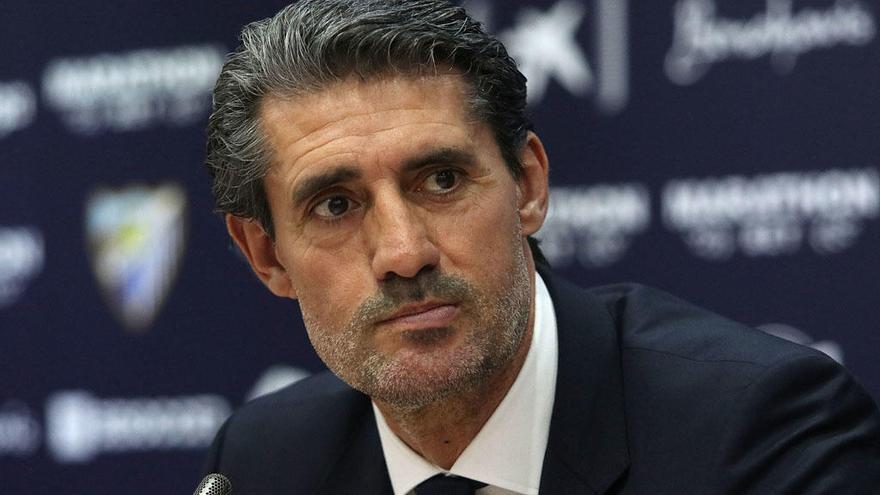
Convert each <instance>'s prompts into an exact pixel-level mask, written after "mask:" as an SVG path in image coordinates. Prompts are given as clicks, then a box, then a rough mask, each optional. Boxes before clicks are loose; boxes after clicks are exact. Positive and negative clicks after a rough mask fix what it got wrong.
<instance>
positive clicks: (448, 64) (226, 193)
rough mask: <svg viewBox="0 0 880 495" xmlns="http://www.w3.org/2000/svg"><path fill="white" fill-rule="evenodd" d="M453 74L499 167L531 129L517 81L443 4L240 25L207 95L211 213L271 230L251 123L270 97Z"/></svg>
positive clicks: (512, 66) (476, 31)
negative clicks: (488, 136) (356, 82)
mask: <svg viewBox="0 0 880 495" xmlns="http://www.w3.org/2000/svg"><path fill="white" fill-rule="evenodd" d="M450 70H451V71H454V72H455V73H459V74H461V75H462V76H463V77H464V78H465V80H466V81H467V82H468V83H469V86H470V87H469V89H470V90H471V96H470V98H469V102H468V104H469V107H470V108H469V110H470V111H471V112H472V113H473V115H474V116H475V117H476V118H478V119H480V120H481V121H483V122H485V123H486V124H487V125H489V126H490V128H491V129H492V132H493V134H494V137H495V140H496V142H497V144H498V147H499V149H500V152H501V155H502V157H503V158H504V160H505V162H506V163H507V166H508V168H509V170H510V172H511V174H513V176H514V177H519V174H520V173H521V171H522V165H521V164H520V163H519V159H518V154H519V153H518V152H519V151H520V149H521V148H522V146H523V145H524V143H525V139H526V135H527V132H528V130H529V129H531V124H530V123H529V121H528V119H527V118H526V116H525V108H526V80H525V77H524V76H523V75H522V73H520V72H519V70H517V68H516V63H515V62H514V61H513V59H512V58H511V57H510V56H509V55H508V54H507V50H506V49H505V48H504V46H503V45H502V44H501V42H500V41H498V40H497V39H496V38H494V37H492V36H490V35H488V34H486V33H485V32H484V31H483V30H482V29H481V27H480V23H479V22H476V21H475V20H473V19H471V18H470V17H469V16H468V15H467V13H465V11H464V9H463V8H461V7H458V6H455V5H453V4H451V3H449V2H447V1H445V0H301V1H299V2H296V3H294V4H292V5H289V6H287V7H285V8H284V9H283V10H281V11H280V12H278V13H277V14H276V15H275V16H274V17H272V18H269V19H264V20H261V21H257V22H254V23H251V24H248V25H247V26H245V27H244V29H243V30H242V33H241V45H240V46H239V47H238V48H237V49H236V50H235V51H234V52H233V53H232V54H231V55H230V56H229V59H228V60H227V62H226V64H225V65H224V66H223V70H222V71H221V72H220V76H219V78H218V80H217V84H216V86H215V88H214V106H213V112H212V113H211V116H210V118H209V121H208V128H207V135H208V143H207V158H206V160H205V165H206V167H207V169H208V171H209V173H210V174H211V176H212V178H213V193H214V199H215V202H216V209H217V211H218V212H220V213H230V214H232V215H235V216H239V217H243V218H252V219H255V220H257V221H258V222H260V224H261V225H262V226H263V228H264V229H265V230H266V232H267V233H268V234H269V236H270V237H272V238H274V228H273V223H272V215H271V211H270V209H269V203H268V200H267V198H266V193H265V190H264V187H263V178H264V177H265V175H266V172H267V170H268V167H269V163H270V154H271V150H270V149H269V146H268V144H267V143H266V142H265V137H264V135H263V133H262V129H261V126H260V120H259V104H260V101H261V99H262V98H263V97H265V96H266V95H269V94H279V95H291V96H295V95H301V94H306V93H311V92H318V91H320V90H321V89H322V88H326V87H327V86H329V85H330V84H332V83H334V82H337V81H340V80H342V79H345V78H347V77H351V76H357V77H360V78H363V79H368V78H370V77H377V76H379V77H381V76H383V75H386V74H415V75H431V74H436V73H438V72H439V71H450Z"/></svg>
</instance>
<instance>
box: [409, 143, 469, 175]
mask: <svg viewBox="0 0 880 495" xmlns="http://www.w3.org/2000/svg"><path fill="white" fill-rule="evenodd" d="M472 163H476V157H475V156H474V154H473V153H471V152H470V151H467V150H463V149H461V148H449V147H443V148H437V149H433V150H429V151H428V152H427V153H425V154H423V155H421V156H417V157H415V158H413V159H411V160H407V161H406V163H404V165H403V171H404V172H412V171H415V170H418V169H420V168H424V167H427V166H429V165H468V164H472Z"/></svg>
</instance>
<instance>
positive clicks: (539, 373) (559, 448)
mask: <svg viewBox="0 0 880 495" xmlns="http://www.w3.org/2000/svg"><path fill="white" fill-rule="evenodd" d="M525 96H526V91H525V80H524V78H523V76H522V75H521V74H520V73H519V72H518V71H517V70H516V67H515V65H514V62H513V61H512V60H511V59H510V58H509V57H508V55H507V53H506V51H505V50H504V47H503V46H502V45H501V44H500V43H499V42H498V41H497V40H495V39H493V38H491V37H490V36H487V35H486V34H485V33H483V32H482V31H481V29H480V27H479V25H478V24H477V23H475V22H474V21H472V20H471V19H469V18H468V17H467V16H466V14H465V13H464V11H463V10H462V9H460V8H458V7H455V6H452V5H450V4H448V3H446V2H445V1H441V0H406V1H403V0H303V1H301V2H299V3H296V4H294V5H291V6H289V7H288V8H286V9H284V10H282V11H281V12H280V13H278V14H277V15H276V16H275V17H274V18H272V19H268V20H265V21H261V22H257V23H254V24H251V25H249V26H247V27H246V28H245V29H244V31H243V33H242V45H241V47H239V49H238V50H237V51H236V52H235V53H234V54H233V55H232V56H231V58H230V60H229V61H228V63H227V64H226V66H225V67H224V69H223V72H222V73H221V75H220V78H219V80H218V83H217V87H216V89H215V94H214V113H213V114H212V116H211V119H210V123H209V127H208V135H209V142H208V159H207V165H208V168H209V170H210V172H211V174H212V176H213V178H214V193H215V197H216V200H217V204H218V209H219V210H220V211H221V212H223V213H225V218H226V224H227V228H228V230H229V233H230V235H231V236H232V238H233V239H234V240H235V242H236V243H237V245H238V246H239V247H240V248H241V251H242V252H243V253H244V254H245V256H246V257H247V259H248V261H249V262H250V265H251V267H252V268H253V270H254V272H255V273H256V275H257V276H258V277H259V278H260V280H261V281H263V283H264V284H265V285H266V286H267V287H268V288H269V290H270V291H272V292H273V293H274V294H276V295H278V296H280V297H288V298H291V299H296V300H297V301H298V302H299V305H300V308H301V310H302V315H303V319H304V322H305V326H306V329H307V331H308V335H309V338H310V340H311V342H312V344H313V345H314V347H315V349H316V351H317V352H318V354H319V356H320V357H321V358H322V360H323V361H324V362H325V363H326V364H327V366H328V368H329V369H330V370H331V371H332V374H331V373H324V374H320V375H317V376H316V377H313V378H311V379H308V380H305V381H303V382H300V383H297V384H295V385H293V386H291V387H289V388H287V389H284V390H282V391H280V392H278V393H275V394H273V395H271V396H268V397H264V398H261V399H258V400H256V401H253V402H251V403H249V404H247V405H246V406H245V407H244V408H242V410H240V411H239V412H237V413H236V414H235V415H233V416H232V417H231V418H230V420H229V421H228V422H227V423H226V424H225V425H224V427H223V429H222V430H221V431H220V433H219V434H218V436H217V440H216V442H215V444H214V447H213V448H212V451H211V455H210V459H209V469H210V470H211V471H218V472H222V473H225V474H226V475H227V476H228V477H229V478H230V480H231V482H232V485H233V487H234V488H233V489H234V490H235V493H243V494H247V495H259V494H282V493H284V494H288V493H290V494H292V493H309V494H311V493H326V494H346V493H352V494H354V493H357V494H372V493H389V494H390V493H395V494H397V495H402V494H406V493H416V494H419V495H421V494H424V493H474V491H475V490H476V493H479V494H510V493H522V494H536V493H539V492H540V493H549V494H557V493H614V494H636V493H651V494H666V493H670V494H671V493H676V494H678V493H712V494H714V493H737V494H739V493H847V494H856V493H878V492H877V490H878V487H880V420H878V412H877V408H876V406H875V405H874V404H873V402H872V401H871V399H870V398H869V397H868V396H867V395H866V394H865V393H864V392H863V391H862V390H861V389H860V388H859V387H858V386H857V385H856V384H855V383H854V382H853V381H852V380H851V379H850V378H849V377H848V376H847V375H846V374H845V372H843V371H842V370H841V369H840V368H839V367H838V366H837V365H836V364H834V363H833V362H832V361H831V360H830V359H828V358H826V357H824V356H822V355H820V354H818V353H816V352H814V351H811V350H809V349H806V348H801V347H799V346H795V345H793V344H788V343H785V342H783V341H780V340H777V339H775V338H772V337H769V336H766V335H764V334H762V333H761V332H758V331H754V330H751V329H747V328H745V327H741V326H739V325H737V324H735V323H732V322H729V321H727V320H724V319H722V318H720V317H717V316H714V315H711V314H709V313H707V312H704V311H702V310H700V309H697V308H695V307H692V306H690V305H688V304H686V303H684V302H682V301H679V300H677V299H675V298H673V297H671V296H668V295H665V294H662V293H660V292H658V291H654V290H650V289H647V288H643V287H637V286H619V287H610V288H604V289H598V290H593V291H583V290H580V289H577V288H574V287H571V286H569V285H567V284H566V283H565V282H563V281H561V280H558V279H556V278H555V277H554V276H553V275H552V273H551V272H550V271H549V270H548V268H547V266H546V263H545V262H544V261H543V259H542V257H541V256H540V251H539V250H538V248H537V245H536V243H535V242H533V241H532V240H531V238H530V236H531V234H534V233H535V232H537V231H538V229H539V228H540V227H541V224H542V222H543V220H544V216H545V214H546V210H547V199H548V187H547V170H548V160H547V155H546V153H545V152H544V148H543V146H542V144H541V141H540V139H539V138H538V136H537V135H536V134H534V133H533V132H532V131H531V130H530V125H529V123H528V122H527V120H526V119H525V117H524V116H523V112H524V109H525ZM535 260H537V262H536V261H535ZM536 265H537V268H536ZM337 377H338V378H337ZM438 490H439V491H438ZM444 490H446V491H444ZM450 490H461V491H450Z"/></svg>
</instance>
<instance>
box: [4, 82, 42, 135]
mask: <svg viewBox="0 0 880 495" xmlns="http://www.w3.org/2000/svg"><path fill="white" fill-rule="evenodd" d="M36 113H37V97H36V95H35V94H34V90H33V89H31V87H30V85H29V84H27V83H25V82H23V81H11V82H0V138H3V137H6V136H7V135H9V134H10V133H12V132H15V131H17V130H19V129H22V128H24V127H27V126H28V125H29V124H30V123H31V122H33V120H34V115H36Z"/></svg>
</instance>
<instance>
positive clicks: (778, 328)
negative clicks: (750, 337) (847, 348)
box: [758, 323, 844, 364]
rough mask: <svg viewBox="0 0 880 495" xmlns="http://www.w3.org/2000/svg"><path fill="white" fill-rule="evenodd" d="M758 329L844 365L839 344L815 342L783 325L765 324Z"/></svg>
mask: <svg viewBox="0 0 880 495" xmlns="http://www.w3.org/2000/svg"><path fill="white" fill-rule="evenodd" d="M758 329H760V330H763V331H765V332H767V333H769V334H770V335H773V336H776V337H779V338H782V339H785V340H788V341H790V342H794V343H795V344H800V345H805V346H807V347H812V348H813V349H816V350H817V351H819V352H822V353H824V354H825V355H827V356H828V357H830V358H831V359H833V360H835V361H837V362H838V363H840V364H844V362H843V348H841V347H840V344H838V343H837V342H834V341H831V340H818V341H817V340H815V339H813V338H812V337H810V336H809V335H807V334H806V333H805V332H803V331H802V330H798V329H797V328H795V327H793V326H791V325H786V324H783V323H766V324H764V325H758Z"/></svg>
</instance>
